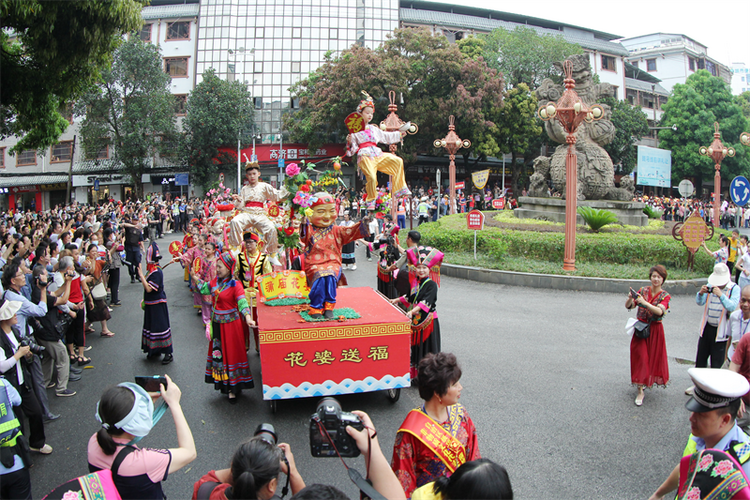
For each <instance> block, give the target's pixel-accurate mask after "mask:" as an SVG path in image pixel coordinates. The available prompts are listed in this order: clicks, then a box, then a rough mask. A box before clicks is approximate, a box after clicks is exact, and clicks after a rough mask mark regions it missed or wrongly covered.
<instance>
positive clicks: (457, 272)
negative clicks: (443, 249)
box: [440, 263, 705, 295]
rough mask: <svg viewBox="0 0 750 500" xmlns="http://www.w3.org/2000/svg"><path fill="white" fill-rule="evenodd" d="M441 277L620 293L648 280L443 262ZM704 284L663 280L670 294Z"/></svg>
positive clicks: (686, 292)
mask: <svg viewBox="0 0 750 500" xmlns="http://www.w3.org/2000/svg"><path fill="white" fill-rule="evenodd" d="M440 273H441V274H442V275H443V276H450V277H451V278H461V279H465V280H470V281H478V282H480V283H493V284H496V285H512V286H525V287H529V288H545V289H547V290H569V291H578V292H604V293H622V294H625V293H627V291H628V287H633V288H636V289H637V288H640V287H642V286H649V285H650V284H651V283H650V282H649V281H648V280H645V279H644V280H626V279H615V278H589V277H582V276H560V275H556V274H533V273H520V272H514V271H500V270H497V269H484V268H481V267H471V266H459V265H456V264H445V263H444V264H443V265H442V267H441V270H440ZM703 284H705V280H667V282H666V283H665V284H664V288H665V289H666V290H667V291H668V292H669V293H670V294H671V295H693V294H695V293H696V292H697V291H698V289H700V287H701V286H702V285H703Z"/></svg>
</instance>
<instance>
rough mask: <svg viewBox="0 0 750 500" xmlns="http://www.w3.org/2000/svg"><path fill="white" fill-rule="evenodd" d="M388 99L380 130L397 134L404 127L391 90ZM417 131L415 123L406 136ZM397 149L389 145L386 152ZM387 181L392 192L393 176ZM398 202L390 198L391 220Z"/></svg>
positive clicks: (394, 145) (394, 93) (392, 151)
mask: <svg viewBox="0 0 750 500" xmlns="http://www.w3.org/2000/svg"><path fill="white" fill-rule="evenodd" d="M388 99H389V100H390V102H391V103H390V104H389V105H388V111H389V113H388V116H386V117H385V120H383V121H382V122H380V130H383V131H385V132H398V131H399V130H401V127H402V126H403V125H404V121H403V120H402V119H401V118H399V117H398V115H397V114H396V111H397V110H398V106H397V105H396V92H394V91H393V90H391V91H390V92H388ZM418 130H419V127H418V126H417V124H416V123H412V124H411V127H409V130H407V131H406V133H407V134H410V135H414V134H416V133H417V131H418ZM397 149H398V145H397V144H395V143H394V144H391V145H390V146H388V150H389V151H390V152H391V153H392V154H394V155H395V154H396V150H397ZM388 180H389V181H390V182H391V192H392V191H393V189H392V188H393V176H392V175H389V176H388ZM397 203H398V201H397V200H396V197H395V196H393V197H391V217H392V218H393V220H396V208H397V207H398V205H397Z"/></svg>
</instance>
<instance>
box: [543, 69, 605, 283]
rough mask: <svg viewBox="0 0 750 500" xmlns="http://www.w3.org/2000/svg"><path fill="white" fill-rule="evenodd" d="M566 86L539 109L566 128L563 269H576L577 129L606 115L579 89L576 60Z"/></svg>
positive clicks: (547, 119) (545, 115)
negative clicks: (575, 71) (588, 102)
mask: <svg viewBox="0 0 750 500" xmlns="http://www.w3.org/2000/svg"><path fill="white" fill-rule="evenodd" d="M563 70H564V71H565V80H564V81H563V83H564V84H565V90H564V91H563V95H562V97H560V99H559V100H558V101H557V103H553V102H549V103H547V104H545V105H543V106H540V107H539V109H538V110H537V113H538V114H539V118H541V119H542V120H543V121H549V120H552V119H553V118H554V119H556V120H557V121H558V122H559V123H560V125H561V126H562V128H563V129H564V130H565V132H566V134H567V135H566V137H565V142H566V143H567V144H568V155H567V156H566V157H565V256H564V260H563V269H564V270H566V271H575V270H576V267H575V263H576V216H577V208H578V158H577V157H576V135H575V134H576V132H577V131H578V126H579V125H580V124H581V122H583V121H586V122H592V121H595V120H598V119H600V118H601V117H602V116H604V109H603V108H602V107H601V106H600V105H598V104H594V105H593V106H591V107H589V106H588V105H587V104H586V103H585V102H583V100H581V98H580V97H579V96H578V93H576V91H575V90H574V89H575V86H576V81H575V80H574V79H573V63H572V62H570V61H569V60H566V61H565V62H564V63H563Z"/></svg>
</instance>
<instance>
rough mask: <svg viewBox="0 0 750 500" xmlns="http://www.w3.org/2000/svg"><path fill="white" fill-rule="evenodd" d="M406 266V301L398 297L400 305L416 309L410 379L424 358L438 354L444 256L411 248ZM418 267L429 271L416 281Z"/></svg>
mask: <svg viewBox="0 0 750 500" xmlns="http://www.w3.org/2000/svg"><path fill="white" fill-rule="evenodd" d="M406 258H407V261H408V263H409V282H410V285H411V292H410V293H409V297H408V300H407V297H405V296H402V297H399V300H400V302H401V304H402V305H403V306H404V307H405V308H406V309H407V310H411V309H413V308H414V307H416V306H419V311H418V312H417V314H416V315H415V316H413V318H412V325H411V370H410V371H411V376H412V378H414V377H416V376H417V365H419V362H420V361H421V360H422V358H424V357H425V356H426V355H427V354H429V353H431V352H433V353H438V352H440V323H439V322H438V317H437V310H436V305H437V293H438V288H439V286H440V265H441V264H442V262H443V253H442V252H440V251H439V250H436V249H434V248H431V247H414V248H410V249H409V250H407V252H406ZM417 265H425V266H427V267H429V268H430V275H429V276H428V277H426V278H423V279H421V280H420V279H418V278H417V274H416V268H417Z"/></svg>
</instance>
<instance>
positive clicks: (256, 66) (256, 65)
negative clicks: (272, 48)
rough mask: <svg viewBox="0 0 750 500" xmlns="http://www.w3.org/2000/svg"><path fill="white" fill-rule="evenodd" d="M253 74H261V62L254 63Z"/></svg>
mask: <svg viewBox="0 0 750 500" xmlns="http://www.w3.org/2000/svg"><path fill="white" fill-rule="evenodd" d="M253 73H263V61H255V63H254V64H253Z"/></svg>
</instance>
